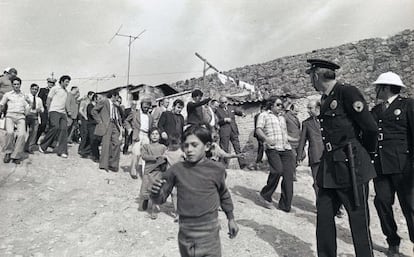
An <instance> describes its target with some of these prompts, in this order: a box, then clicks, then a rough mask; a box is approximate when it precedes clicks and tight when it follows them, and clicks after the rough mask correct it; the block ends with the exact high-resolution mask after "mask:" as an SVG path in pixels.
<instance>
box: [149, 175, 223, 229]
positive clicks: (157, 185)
mask: <svg viewBox="0 0 414 257" xmlns="http://www.w3.org/2000/svg"><path fill="white" fill-rule="evenodd" d="M165 182H167V180H165V179H157V180H155V182H154V183H153V184H152V187H151V193H152V194H154V195H158V194H159V193H160V191H161V188H162V185H164V183H165ZM229 224H230V221H229ZM229 228H230V225H229Z"/></svg>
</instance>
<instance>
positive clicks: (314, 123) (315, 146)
mask: <svg viewBox="0 0 414 257" xmlns="http://www.w3.org/2000/svg"><path fill="white" fill-rule="evenodd" d="M307 108H308V113H309V118H307V119H306V120H304V121H303V122H302V131H301V134H300V139H299V145H298V152H297V156H296V163H299V162H300V161H302V160H303V159H304V156H305V155H304V154H303V151H304V149H305V144H306V142H309V146H308V162H309V166H310V167H311V171H312V177H313V189H314V190H315V195H316V196H317V195H318V186H317V185H316V174H317V173H318V169H319V163H320V162H321V157H322V152H323V143H322V135H321V124H320V123H319V120H318V115H319V108H320V106H319V102H318V101H315V100H312V101H309V103H308V106H307Z"/></svg>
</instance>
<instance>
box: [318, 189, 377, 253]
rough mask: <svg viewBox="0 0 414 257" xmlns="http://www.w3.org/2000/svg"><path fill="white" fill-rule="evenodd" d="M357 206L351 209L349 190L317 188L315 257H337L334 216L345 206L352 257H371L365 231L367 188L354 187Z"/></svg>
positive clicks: (368, 237) (351, 192)
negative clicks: (353, 249) (316, 253)
mask: <svg viewBox="0 0 414 257" xmlns="http://www.w3.org/2000/svg"><path fill="white" fill-rule="evenodd" d="M358 193H359V197H360V206H359V207H358V208H355V204H354V196H353V191H352V188H351V187H347V188H319V191H318V199H317V201H316V208H317V218H316V241H317V251H318V257H333V256H337V252H336V249H337V245H336V225H335V215H336V213H337V210H338V208H339V206H340V205H341V204H343V206H344V207H345V209H346V211H347V213H348V217H349V223H350V227H351V234H352V240H353V243H354V248H355V256H356V257H373V256H374V254H373V252H372V241H371V233H370V230H369V209H368V200H367V199H368V185H367V184H363V185H358Z"/></svg>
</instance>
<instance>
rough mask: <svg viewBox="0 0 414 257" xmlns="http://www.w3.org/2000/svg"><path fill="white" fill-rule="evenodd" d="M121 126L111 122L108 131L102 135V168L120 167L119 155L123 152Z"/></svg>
mask: <svg viewBox="0 0 414 257" xmlns="http://www.w3.org/2000/svg"><path fill="white" fill-rule="evenodd" d="M119 133H120V130H119V127H118V126H117V125H116V124H115V123H114V122H110V123H109V127H108V131H107V132H106V133H105V135H103V137H102V148H101V156H100V157H101V158H100V159H99V168H100V169H113V170H116V171H117V170H118V169H119V155H120V153H121V142H120V141H119Z"/></svg>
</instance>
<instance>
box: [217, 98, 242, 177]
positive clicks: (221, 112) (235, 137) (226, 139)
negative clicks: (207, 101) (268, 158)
mask: <svg viewBox="0 0 414 257" xmlns="http://www.w3.org/2000/svg"><path fill="white" fill-rule="evenodd" d="M227 102H228V101H227V97H225V96H221V97H220V99H219V103H220V105H219V107H218V108H217V110H216V115H217V119H218V124H219V126H220V129H219V135H220V147H221V148H222V149H223V150H224V151H226V152H227V153H229V152H230V150H229V146H230V141H231V143H232V145H233V148H234V152H235V153H236V154H240V153H241V149H240V141H239V129H238V127H237V123H236V119H235V115H238V116H243V117H245V116H246V115H245V114H244V113H243V112H241V111H239V110H237V109H234V108H233V107H229V106H228V105H227ZM239 166H240V169H243V168H244V167H245V166H246V164H244V163H243V162H242V160H240V159H239Z"/></svg>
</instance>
